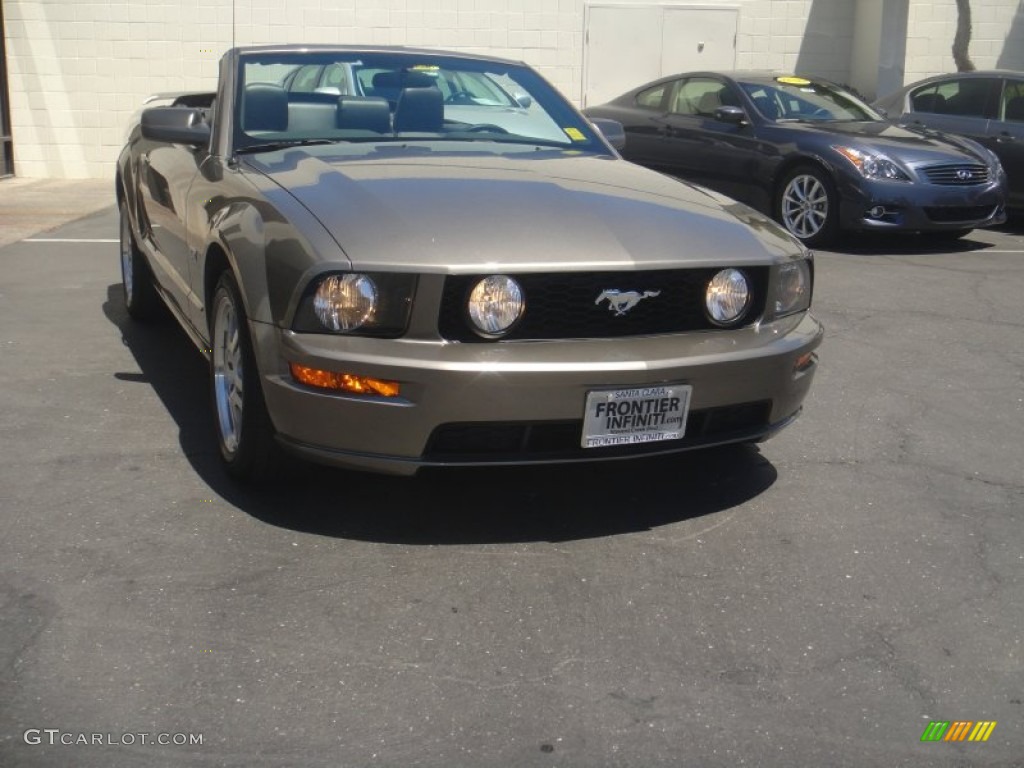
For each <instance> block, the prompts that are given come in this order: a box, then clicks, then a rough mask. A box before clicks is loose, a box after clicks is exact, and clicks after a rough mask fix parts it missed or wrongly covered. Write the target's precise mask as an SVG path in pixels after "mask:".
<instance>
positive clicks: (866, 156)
mask: <svg viewBox="0 0 1024 768" xmlns="http://www.w3.org/2000/svg"><path fill="white" fill-rule="evenodd" d="M832 149H834V150H835V151H836V152H838V153H839V154H840V155H842V156H843V157H845V158H846V159H847V160H849V161H850V163H851V164H852V165H853V167H854V168H856V169H857V171H858V173H860V175H861V176H863V177H864V178H865V179H872V180H874V181H910V176H908V175H907V173H906V171H904V170H903V169H902V168H900V167H899V166H898V165H897V164H896V163H895V162H893V161H892V160H890V159H889V158H888V157H886V156H885V155H883V154H881V153H879V152H865V151H864V150H862V149H854V148H853V147H842V146H833V147H832Z"/></svg>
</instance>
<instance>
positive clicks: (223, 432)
mask: <svg viewBox="0 0 1024 768" xmlns="http://www.w3.org/2000/svg"><path fill="white" fill-rule="evenodd" d="M210 306H211V311H210V346H211V348H212V350H211V351H212V354H211V356H210V385H211V395H212V399H213V408H214V418H215V422H216V427H217V442H218V445H219V446H220V452H221V455H222V456H223V457H224V462H225V465H226V468H227V471H228V473H229V474H231V475H233V476H235V477H239V478H245V479H248V480H266V479H269V477H270V475H271V473H272V472H273V471H274V470H275V469H277V467H278V465H279V464H280V459H281V457H280V456H279V452H278V449H277V444H276V443H275V441H274V428H273V425H272V424H271V421H270V415H269V414H268V413H267V407H266V403H265V401H264V399H263V388H262V387H261V386H260V380H259V371H258V370H257V368H256V357H255V355H254V354H253V349H252V340H251V339H250V337H249V327H248V323H247V320H246V315H245V306H244V305H243V304H242V299H241V295H240V294H239V291H238V285H237V284H236V282H235V279H234V277H233V276H232V274H231V273H230V272H224V273H223V274H221V276H220V279H219V280H218V281H217V288H216V290H215V291H214V295H213V301H212V302H211V305H210Z"/></svg>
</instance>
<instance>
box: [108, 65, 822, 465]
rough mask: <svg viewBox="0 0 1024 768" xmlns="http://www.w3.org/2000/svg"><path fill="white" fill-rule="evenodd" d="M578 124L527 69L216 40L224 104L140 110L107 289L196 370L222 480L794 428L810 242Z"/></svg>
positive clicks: (630, 452)
mask: <svg viewBox="0 0 1024 768" xmlns="http://www.w3.org/2000/svg"><path fill="white" fill-rule="evenodd" d="M304 67H305V68H307V70H306V71H313V72H315V73H316V78H306V79H308V80H311V81H312V82H314V83H316V86H315V87H314V86H310V87H309V88H307V89H303V88H302V87H298V86H297V85H296V84H297V82H299V79H298V78H297V77H296V71H297V70H300V69H302V68H304ZM325 78H328V79H329V80H328V81H329V83H330V84H329V86H326V87H325V86H322V85H321V84H320V83H321V81H324V80H325ZM595 123H597V127H595V125H594V124H591V123H590V122H589V121H588V120H587V119H586V118H584V117H583V116H581V115H580V113H579V112H577V111H576V110H575V109H574V108H573V107H572V106H571V105H570V104H569V103H568V102H567V101H566V100H565V99H564V98H563V97H562V96H560V95H559V94H558V93H557V92H556V91H555V90H554V89H553V88H552V87H551V86H550V85H548V84H547V83H546V82H545V81H544V80H543V78H541V77H540V76H539V75H538V74H537V73H536V72H535V71H534V70H532V69H530V68H529V67H527V66H525V65H523V64H520V63H516V62H512V61H505V60H501V59H494V58H483V57H478V56H467V55H462V54H456V53H439V52H436V51H416V50H411V49H380V48H348V47H321V46H317V47H297V46H278V47H259V48H237V49H233V50H231V51H229V52H228V53H227V54H226V55H225V56H224V58H223V59H222V60H221V64H220V79H219V84H218V87H217V91H216V93H209V94H201V93H199V94H184V95H180V96H178V97H177V98H176V99H174V102H173V104H172V105H171V106H164V107H154V108H150V109H147V110H145V111H143V112H142V115H141V121H140V124H139V125H138V126H136V127H135V128H134V129H133V130H132V131H131V134H130V138H129V140H128V143H127V146H126V147H125V148H124V150H123V152H122V153H121V156H120V158H119V161H118V164H117V178H116V189H117V200H118V203H119V207H120V216H121V248H120V250H121V268H122V275H123V278H124V298H125V303H126V306H127V309H128V312H129V314H130V315H131V316H132V317H133V318H135V319H138V320H147V319H150V318H153V317H154V316H155V315H156V314H159V313H160V312H162V311H163V308H164V307H166V308H168V309H169V310H170V312H171V314H173V316H174V317H175V318H176V319H177V320H178V321H179V322H180V324H181V326H182V327H183V328H184V329H185V331H186V332H187V333H188V335H189V336H190V337H191V338H192V340H193V342H194V343H195V344H196V346H197V347H198V348H199V349H201V350H203V351H204V354H206V355H207V356H208V357H209V360H210V368H211V376H210V381H211V392H212V401H213V413H214V421H215V425H216V434H217V438H218V442H219V445H220V451H221V454H222V456H223V458H224V462H225V464H226V467H227V469H228V471H229V472H230V473H231V474H233V475H235V476H237V477H241V478H248V479H257V478H261V477H264V476H266V474H267V473H268V471H269V470H272V469H273V468H274V467H275V466H276V465H277V459H278V452H279V451H281V450H287V451H289V452H291V453H293V454H298V455H299V456H302V457H305V458H308V459H312V460H315V461H320V462H324V463H329V464H334V465H338V466H345V467H351V468H363V469H370V470H377V471H383V472H390V473H397V474H412V473H414V472H415V471H416V470H417V469H418V468H420V467H424V466H442V465H471V464H527V463H535V462H568V461H588V460H589V461H593V460H607V459H625V458H630V457H637V456H644V455H652V454H661V453H670V452H676V451H683V450H688V449H692V448H698V447H705V446H710V445H719V444H724V443H735V442H755V441H760V440H763V439H765V438H767V437H769V436H771V435H772V434H774V433H776V432H777V431H778V430H780V429H781V428H783V427H785V426H786V425H788V424H789V423H790V422H791V421H793V419H794V418H795V417H796V416H797V414H798V413H799V412H800V409H801V404H802V402H803V400H804V397H805V395H806V394H807V391H808V388H809V387H810V383H811V380H812V378H813V375H814V371H815V367H816V355H815V352H814V350H815V349H816V348H817V346H818V344H819V343H820V341H821V337H822V329H821V326H820V325H819V324H818V322H817V321H816V320H815V319H814V318H813V317H812V316H811V315H810V313H809V311H808V310H809V307H810V303H811V291H812V283H813V277H814V269H813V262H812V257H811V254H810V253H809V252H808V251H807V250H806V249H805V248H804V247H803V246H802V245H800V244H799V243H798V242H797V241H796V240H795V239H794V238H792V237H791V236H790V235H788V234H787V233H786V232H785V231H784V230H782V229H781V228H780V227H778V226H777V225H776V224H774V223H773V222H771V221H770V220H769V219H767V218H766V217H764V216H761V215H760V214H757V213H755V212H754V211H752V210H751V209H749V208H747V207H745V206H743V205H740V204H738V203H735V202H732V201H730V200H728V199H726V198H724V197H720V196H718V195H716V194H715V193H713V192H709V191H707V190H704V189H700V188H696V187H693V186H690V185H688V184H686V183H683V182H680V181H676V180H673V179H670V178H667V177H665V176H661V175H659V174H657V173H654V172H652V171H648V170H645V169H642V168H640V167H638V166H635V165H632V164H630V163H627V162H626V161H624V160H622V159H621V158H620V157H619V156H618V154H617V153H616V151H615V150H614V149H613V147H612V144H611V142H612V141H615V142H616V143H618V140H619V139H621V126H618V125H617V124H615V123H612V122H610V121H604V122H603V123H602V121H595ZM598 128H599V129H600V130H598ZM616 136H618V139H617V138H616ZM606 137H607V138H606Z"/></svg>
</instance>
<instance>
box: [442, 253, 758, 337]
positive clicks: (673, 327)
mask: <svg viewBox="0 0 1024 768" xmlns="http://www.w3.org/2000/svg"><path fill="white" fill-rule="evenodd" d="M718 271H719V268H717V267H714V268H708V269H666V270H652V271H646V272H574V273H530V274H516V275H514V277H515V279H516V281H517V282H518V283H519V285H520V286H521V287H522V289H523V297H524V301H525V303H526V309H525V311H524V313H523V317H522V319H521V320H520V321H519V323H518V325H516V326H515V327H514V328H513V329H512V331H511V332H509V333H508V334H506V335H505V336H503V337H501V338H502V340H506V339H509V340H513V339H518V340H522V339H599V338H618V337H622V336H650V335H656V334H664V333H679V332H683V331H700V330H709V329H712V328H716V327H717V326H715V325H714V324H713V323H712V322H711V321H710V320H708V318H707V315H706V314H705V312H704V292H705V290H706V288H707V284H708V281H710V280H711V278H712V277H714V275H715V273H717V272H718ZM742 271H743V272H744V273H745V274H746V276H747V279H748V281H749V283H750V287H751V291H752V293H753V296H752V301H751V303H750V306H749V307H748V308H747V311H746V313H745V314H744V316H743V319H742V320H741V324H742V325H749V324H750V323H753V322H754V321H755V320H757V318H758V317H760V316H761V313H762V312H763V311H764V303H765V294H766V289H767V283H768V268H767V267H743V268H742ZM483 277H485V275H455V276H450V277H448V278H446V279H445V286H444V297H443V298H442V301H441V313H440V317H439V320H438V326H439V330H440V332H441V335H442V336H443V337H444V338H446V339H448V340H450V341H468V342H474V341H477V342H480V341H487V339H483V338H481V337H480V336H478V335H477V334H476V333H474V332H473V329H472V327H471V325H470V320H469V317H468V314H467V309H466V306H467V301H468V299H469V294H470V291H472V290H473V287H474V286H475V285H476V284H477V282H478V281H479V280H481V279H482V278H483ZM608 290H618V291H622V292H629V291H637V292H638V293H639V294H640V295H643V294H644V293H647V294H655V293H656V294H657V295H648V296H647V297H646V298H643V299H641V300H639V301H638V302H637V303H636V304H635V305H634V306H632V307H631V308H629V309H628V310H627V311H625V312H624V313H622V314H617V313H616V312H615V311H613V310H612V309H611V303H610V302H609V300H608V299H603V300H601V301H600V303H598V298H599V297H600V296H601V295H602V293H604V292H605V291H608Z"/></svg>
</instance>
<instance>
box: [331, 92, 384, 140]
mask: <svg viewBox="0 0 1024 768" xmlns="http://www.w3.org/2000/svg"><path fill="white" fill-rule="evenodd" d="M337 126H338V127H339V128H350V129H353V130H362V131H374V132H376V133H390V132H391V108H390V107H389V106H388V100H387V99H385V98H384V97H382V96H339V97H338V113H337Z"/></svg>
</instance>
